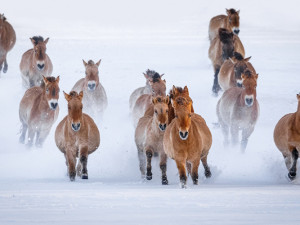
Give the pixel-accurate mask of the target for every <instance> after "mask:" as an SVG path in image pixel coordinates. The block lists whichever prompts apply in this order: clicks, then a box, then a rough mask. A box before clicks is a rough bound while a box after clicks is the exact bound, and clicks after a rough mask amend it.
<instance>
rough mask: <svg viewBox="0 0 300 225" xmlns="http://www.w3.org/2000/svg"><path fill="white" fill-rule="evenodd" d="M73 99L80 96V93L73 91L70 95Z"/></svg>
mask: <svg viewBox="0 0 300 225" xmlns="http://www.w3.org/2000/svg"><path fill="white" fill-rule="evenodd" d="M69 95H71V96H72V97H76V96H78V93H77V92H76V91H71V92H70V94H69Z"/></svg>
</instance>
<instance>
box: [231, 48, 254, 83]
mask: <svg viewBox="0 0 300 225" xmlns="http://www.w3.org/2000/svg"><path fill="white" fill-rule="evenodd" d="M229 59H230V61H231V62H232V63H233V65H234V66H233V70H234V76H235V79H236V85H237V86H238V87H242V83H243V81H242V78H241V76H242V73H243V72H244V71H245V70H246V69H247V62H249V60H250V59H251V56H250V57H248V58H245V59H244V58H243V56H242V55H241V54H239V53H237V52H235V53H234V57H232V58H229Z"/></svg>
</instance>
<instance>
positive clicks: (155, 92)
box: [132, 74, 166, 127]
mask: <svg viewBox="0 0 300 225" xmlns="http://www.w3.org/2000/svg"><path fill="white" fill-rule="evenodd" d="M162 76H163V75H159V74H157V75H155V76H153V81H149V82H150V85H151V88H152V94H144V95H141V96H140V97H139V98H138V99H137V100H136V102H135V105H134V107H133V110H132V118H133V124H134V127H136V126H137V123H138V121H139V119H140V118H141V117H142V116H144V115H145V112H146V111H147V109H148V108H149V107H152V97H157V96H163V97H164V96H166V80H162V79H161V77H162Z"/></svg>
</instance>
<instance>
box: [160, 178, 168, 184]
mask: <svg viewBox="0 0 300 225" xmlns="http://www.w3.org/2000/svg"><path fill="white" fill-rule="evenodd" d="M161 184H162V185H168V184H169V182H168V180H167V179H163V180H162V181H161Z"/></svg>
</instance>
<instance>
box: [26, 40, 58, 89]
mask: <svg viewBox="0 0 300 225" xmlns="http://www.w3.org/2000/svg"><path fill="white" fill-rule="evenodd" d="M30 40H31V42H32V44H33V48H32V49H29V50H28V51H26V52H25V53H24V54H23V56H22V59H21V63H20V70H21V73H22V80H23V86H24V87H25V88H30V87H33V86H40V85H41V84H42V82H43V78H42V76H45V77H49V76H51V74H52V70H53V66H52V62H51V60H50V58H49V56H48V55H47V54H46V44H47V43H48V41H49V38H47V39H46V40H45V41H44V38H43V37H41V36H34V37H32V38H30Z"/></svg>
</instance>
